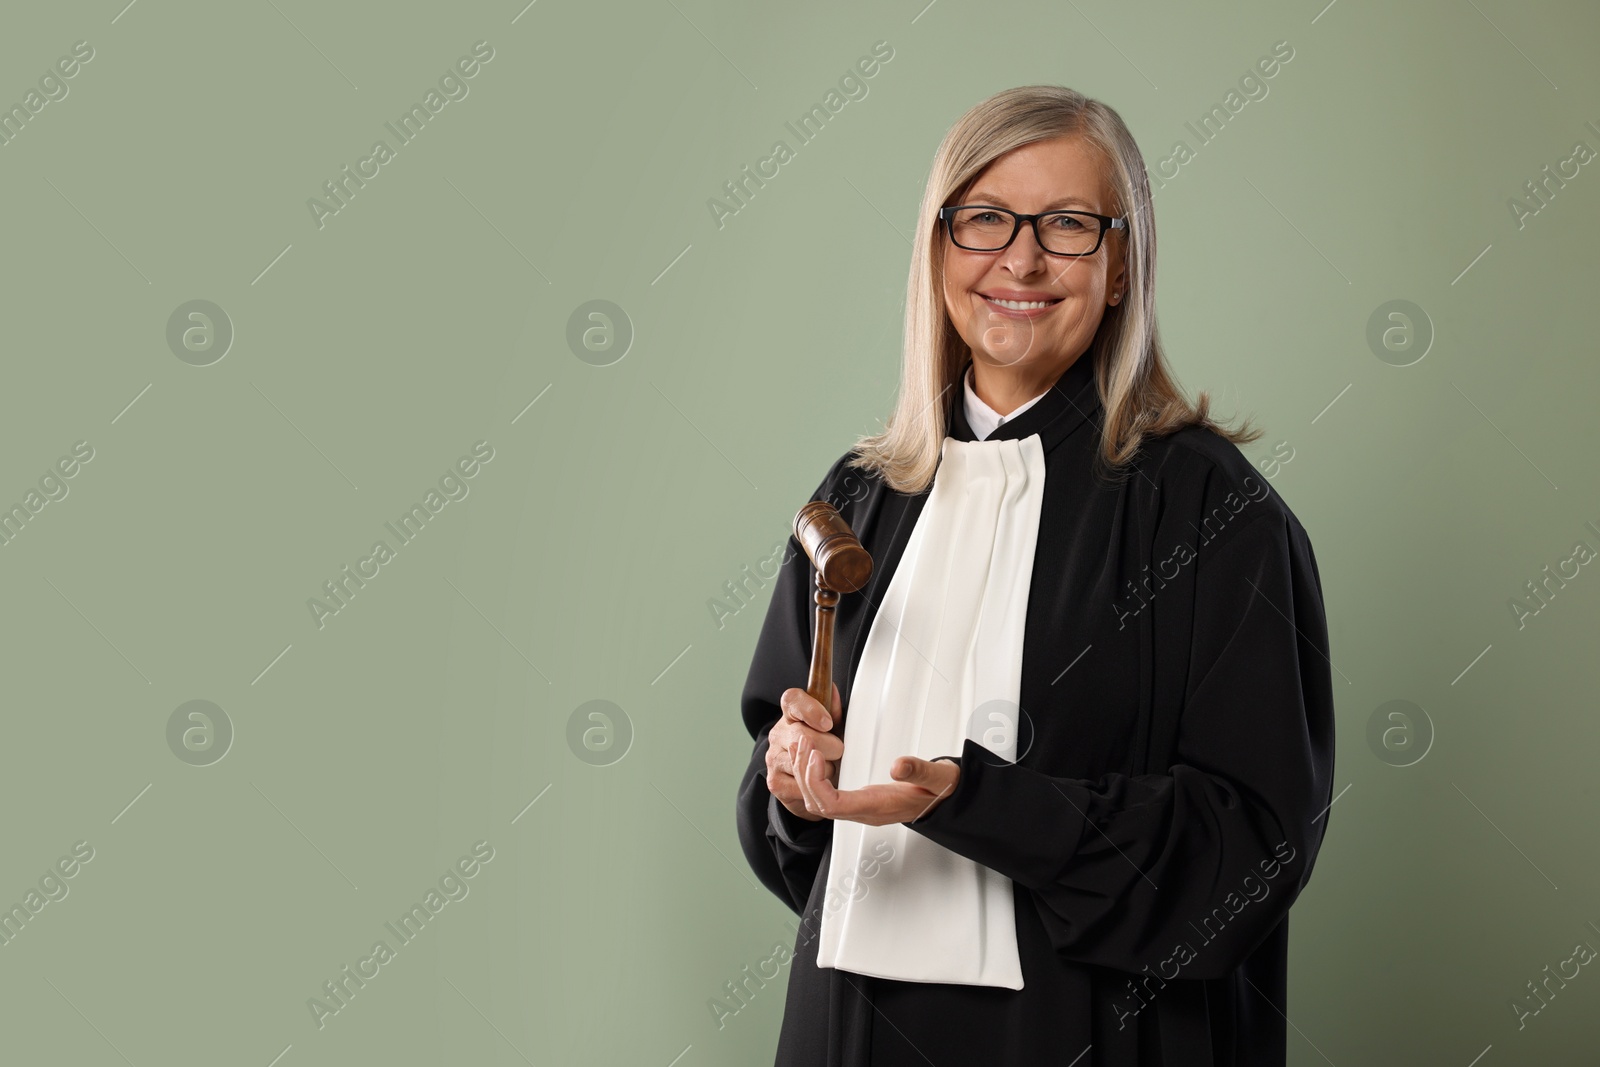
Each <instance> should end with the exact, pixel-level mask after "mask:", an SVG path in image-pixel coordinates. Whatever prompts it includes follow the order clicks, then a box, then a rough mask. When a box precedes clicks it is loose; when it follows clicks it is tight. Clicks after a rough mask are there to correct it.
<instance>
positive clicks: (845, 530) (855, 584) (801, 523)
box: [794, 500, 872, 593]
mask: <svg viewBox="0 0 1600 1067" xmlns="http://www.w3.org/2000/svg"><path fill="white" fill-rule="evenodd" d="M794 536H795V540H797V541H799V542H800V545H801V547H803V548H804V549H805V550H806V555H808V556H810V557H811V565H812V566H813V567H815V568H816V569H817V579H818V582H819V583H820V584H821V585H822V586H823V588H825V589H832V590H833V591H834V592H837V593H854V592H855V591H856V590H857V589H860V588H861V587H862V586H864V585H866V584H867V579H868V578H869V577H871V576H872V556H871V555H870V554H868V552H867V550H866V548H865V547H863V546H862V544H861V541H860V539H859V538H857V537H856V535H855V533H854V532H853V531H852V530H851V529H850V524H849V523H847V522H845V521H844V516H842V515H840V514H839V509H838V508H836V507H834V506H833V505H832V504H830V503H828V502H827V501H825V500H813V501H812V502H811V503H809V504H807V505H806V506H805V507H803V508H801V509H800V510H799V511H798V512H796V513H795V516H794Z"/></svg>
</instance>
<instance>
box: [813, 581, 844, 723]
mask: <svg viewBox="0 0 1600 1067" xmlns="http://www.w3.org/2000/svg"><path fill="white" fill-rule="evenodd" d="M816 600H817V608H816V619H817V626H816V631H817V633H816V638H815V639H814V640H813V641H812V644H811V677H810V679H809V680H808V681H807V682H806V692H807V693H809V694H810V695H811V697H812V699H813V700H815V701H817V703H819V704H821V705H822V706H823V707H825V708H827V709H828V714H829V716H830V717H831V718H832V719H833V726H832V728H831V729H830V730H829V731H828V732H829V733H831V734H833V735H834V736H835V737H840V738H842V737H844V716H843V715H834V714H833V618H834V613H835V609H836V608H837V607H838V605H839V594H838V593H837V592H835V591H834V590H832V589H829V588H827V587H826V586H824V585H823V584H822V575H821V574H818V575H817V596H816Z"/></svg>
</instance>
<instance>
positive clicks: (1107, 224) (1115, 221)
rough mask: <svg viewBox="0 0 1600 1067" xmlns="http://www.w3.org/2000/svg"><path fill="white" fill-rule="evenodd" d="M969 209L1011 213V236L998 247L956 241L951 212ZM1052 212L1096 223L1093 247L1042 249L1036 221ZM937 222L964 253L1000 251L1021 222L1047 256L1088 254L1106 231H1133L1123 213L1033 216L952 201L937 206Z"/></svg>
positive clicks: (1097, 246) (1013, 237)
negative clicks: (1118, 215) (1119, 215)
mask: <svg viewBox="0 0 1600 1067" xmlns="http://www.w3.org/2000/svg"><path fill="white" fill-rule="evenodd" d="M971 208H983V209H984V210H985V211H999V212H1001V213H1002V214H1006V215H1010V216H1011V236H1010V237H1009V238H1007V239H1006V243H1005V244H1003V245H1001V246H1000V247H999V248H969V247H967V246H966V245H964V244H962V243H961V242H960V241H957V240H956V235H955V230H954V228H953V227H952V226H951V225H950V220H951V219H952V218H954V217H955V213H956V212H957V211H961V210H963V209H971ZM1053 215H1084V216H1087V217H1088V218H1091V219H1094V220H1095V221H1096V222H1098V223H1100V234H1099V236H1098V237H1096V238H1095V242H1094V247H1093V248H1091V249H1089V251H1087V252H1052V251H1050V249H1048V248H1045V246H1044V239H1043V238H1041V237H1040V236H1039V220H1040V219H1047V218H1050V217H1051V216H1053ZM939 221H940V222H943V223H944V232H945V233H947V234H949V235H950V243H951V244H953V245H955V246H956V247H957V248H960V249H962V250H964V251H967V252H1004V251H1005V250H1006V249H1008V248H1010V247H1011V242H1012V241H1015V240H1016V239H1017V234H1019V233H1021V232H1022V224H1023V223H1024V222H1026V223H1031V224H1032V226H1033V239H1034V241H1036V242H1038V245H1039V248H1040V250H1042V251H1043V252H1044V254H1045V255H1047V256H1068V257H1073V258H1076V257H1078V256H1092V255H1094V254H1095V253H1096V252H1098V251H1100V246H1101V245H1102V244H1104V243H1105V240H1106V231H1107V230H1122V231H1124V232H1126V233H1132V232H1133V231H1132V229H1131V228H1130V227H1129V226H1128V220H1127V218H1126V216H1124V217H1123V218H1120V219H1119V218H1113V217H1112V216H1110V215H1099V214H1096V213H1095V212H1093V211H1076V210H1069V209H1061V210H1057V211H1041V212H1039V213H1038V214H1037V215H1023V214H1021V213H1020V212H1016V211H1012V210H1011V209H1010V208H1005V207H998V206H996V205H994V204H952V205H951V206H950V207H942V208H940V209H939Z"/></svg>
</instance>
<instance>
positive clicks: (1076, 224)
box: [1048, 215, 1083, 231]
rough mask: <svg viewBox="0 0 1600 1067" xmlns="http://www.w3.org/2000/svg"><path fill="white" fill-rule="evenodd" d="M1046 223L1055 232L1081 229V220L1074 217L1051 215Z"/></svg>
mask: <svg viewBox="0 0 1600 1067" xmlns="http://www.w3.org/2000/svg"><path fill="white" fill-rule="evenodd" d="M1048 222H1049V225H1050V226H1051V227H1052V228H1054V229H1057V230H1068V231H1071V230H1081V229H1083V220H1082V219H1080V218H1078V217H1077V216H1076V215H1051V216H1050V218H1049V220H1048Z"/></svg>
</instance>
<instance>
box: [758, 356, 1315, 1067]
mask: <svg viewBox="0 0 1600 1067" xmlns="http://www.w3.org/2000/svg"><path fill="white" fill-rule="evenodd" d="M951 392H952V393H953V394H954V396H953V398H952V399H951V400H950V401H949V403H948V407H947V419H948V421H947V423H946V425H947V427H949V429H948V433H949V435H950V436H951V437H954V438H956V439H957V440H962V441H971V440H975V435H974V434H973V432H972V430H971V428H970V427H969V426H968V424H967V421H966V417H965V413H964V407H963V403H962V390H960V389H959V388H957V389H954V390H952V391H951ZM1103 414H1104V409H1103V407H1102V406H1101V405H1100V402H1099V398H1098V395H1097V393H1096V389H1095V384H1094V381H1093V369H1092V365H1091V362H1090V356H1088V355H1087V354H1086V355H1085V356H1083V357H1081V358H1080V359H1079V360H1078V361H1077V362H1076V363H1074V364H1073V365H1072V366H1071V367H1069V368H1068V369H1067V371H1066V372H1064V373H1063V374H1062V376H1061V378H1060V379H1059V380H1058V381H1057V382H1056V384H1055V385H1054V386H1053V387H1052V388H1051V389H1050V391H1049V392H1048V393H1047V394H1046V395H1045V396H1044V397H1043V398H1042V399H1041V400H1039V402H1038V403H1036V404H1035V405H1034V406H1033V407H1032V408H1030V409H1028V410H1027V411H1025V412H1023V413H1022V414H1021V415H1019V416H1017V418H1015V419H1014V420H1012V421H1009V422H1005V423H1002V424H1001V425H1000V426H999V427H998V428H997V429H996V430H995V431H994V433H993V434H992V435H990V438H989V439H990V440H997V439H1001V438H1017V439H1021V438H1024V437H1026V436H1028V435H1030V434H1034V433H1037V434H1039V436H1040V439H1041V443H1042V444H1043V447H1044V450H1045V462H1046V470H1047V474H1046V481H1045V490H1044V497H1043V511H1042V513H1041V516H1040V520H1039V538H1038V542H1037V547H1036V550H1035V556H1034V565H1033V572H1032V577H1031V586H1030V589H1029V594H1028V608H1027V619H1026V633H1025V636H1024V643H1023V657H1022V676H1021V705H1022V710H1023V712H1024V716H1023V720H1024V728H1023V730H1022V731H1021V733H1020V735H1019V738H1018V751H1019V752H1021V753H1022V755H1021V756H1020V758H1019V759H1018V760H1017V761H1016V762H1015V763H1009V762H1006V761H1004V760H1001V759H999V758H998V757H996V756H994V755H993V754H992V753H988V752H987V750H985V749H982V748H981V747H979V746H978V745H977V744H976V743H975V742H973V741H971V740H967V741H966V742H965V743H964V745H963V751H962V752H961V753H950V754H949V755H952V756H957V755H959V757H960V759H959V762H960V767H961V778H960V781H959V783H958V784H957V787H956V789H955V790H954V791H953V792H952V793H951V794H950V795H949V796H948V797H946V798H945V799H944V800H943V801H942V802H941V803H940V804H938V805H937V806H935V807H934V808H933V810H932V811H930V812H928V813H926V814H925V815H923V816H921V817H919V818H918V819H916V820H914V821H912V822H910V823H907V824H906V825H907V826H909V827H910V828H911V829H913V830H915V831H917V832H919V833H922V834H924V835H926V836H927V837H928V838H930V839H932V840H933V841H936V842H938V843H939V844H941V845H943V846H945V847H946V848H948V849H950V850H952V851H953V852H956V853H959V854H960V855H963V856H966V857H967V858H969V859H972V860H974V861H976V862H978V863H981V864H984V865H985V866H988V867H991V868H993V869H995V870H996V871H999V872H1000V873H1002V874H1004V875H1006V876H1007V877H1009V878H1010V879H1011V880H1012V883H1013V891H1014V898H1015V907H1016V931H1017V943H1018V952H1019V955H1020V958H1021V965H1022V974H1023V983H1024V985H1023V988H1022V989H1020V990H1010V989H1003V988H997V987H986V986H971V985H962V984H952V983H927V982H902V981H895V980H890V979H883V978H875V977H871V976H867V975H862V974H857V973H854V972H850V971H845V970H840V969H836V968H831V967H830V968H819V967H818V966H817V940H818V933H819V931H820V927H821V919H822V914H823V908H824V907H825V906H831V907H837V906H838V901H837V900H835V901H833V902H832V903H831V904H830V902H829V901H828V900H827V899H826V898H827V896H828V893H827V873H828V866H829V849H830V845H831V843H832V838H833V834H832V827H833V824H832V822H831V821H830V820H826V819H824V820H821V821H818V822H809V821H807V820H804V819H800V818H798V817H797V816H794V815H793V814H792V813H790V812H789V811H788V810H787V809H786V808H784V807H783V805H781V804H780V803H778V802H777V800H776V799H775V798H773V797H772V796H771V795H770V794H769V793H768V791H767V787H766V762H765V761H766V751H767V732H768V730H770V729H771V727H772V725H773V724H774V723H775V722H776V721H777V720H778V718H779V716H780V709H779V705H778V700H779V696H780V694H782V692H783V691H784V690H785V689H788V688H791V687H796V686H799V687H803V686H804V685H805V684H806V677H807V673H808V668H809V663H810V655H811V641H812V630H813V626H814V623H813V615H812V603H813V601H812V590H813V588H814V585H813V583H814V580H815V574H814V571H813V569H812V567H811V562H810V559H809V558H808V557H807V556H806V554H805V552H804V551H803V550H802V549H801V548H800V546H799V543H798V542H797V541H795V540H794V538H793V537H792V536H791V538H790V541H789V545H788V555H787V558H786V561H785V562H784V564H783V566H782V569H781V571H780V572H779V574H778V575H777V577H776V580H775V585H774V589H773V594H772V601H771V604H770V605H769V608H768V611H767V615H766V619H765V622H764V623H763V626H762V629H761V634H760V637H759V638H758V641H757V645H756V651H755V655H754V659H753V662H752V663H751V666H750V672H749V676H748V679H747V681H746V684H745V686H744V690H743V694H742V698H741V713H742V716H743V719H744V724H745V726H746V728H747V729H748V731H749V733H750V735H751V737H752V738H753V739H754V741H755V750H754V752H753V754H752V756H751V760H750V765H749V768H748V769H747V772H746V773H745V775H744V777H743V779H742V781H741V783H740V788H739V792H738V807H737V824H738V831H739V837H740V842H741V845H742V847H743V850H744V853H745V856H746V858H747V860H748V861H749V863H750V865H751V867H752V868H753V869H754V871H755V872H756V874H757V876H758V877H759V878H760V879H761V881H762V883H763V884H764V885H766V886H767V887H768V888H769V889H771V890H772V892H774V893H775V894H777V896H778V897H779V899H781V900H782V901H783V902H784V903H785V904H786V905H788V906H789V907H790V908H791V909H792V910H794V911H795V913H796V914H797V915H798V916H799V917H800V920H799V924H798V926H797V928H796V931H795V934H796V936H795V947H794V954H793V957H792V960H791V962H790V966H789V975H788V999H787V1002H786V1006H785V1010H784V1018H783V1026H782V1029H781V1033H780V1036H779V1041H778V1050H777V1057H776V1060H775V1063H776V1065H777V1067H866V1065H869V1064H870V1065H872V1067H901V1065H905V1067H913V1065H914V1067H929V1065H935V1067H966V1065H984V1067H1011V1065H1019V1067H1020V1065H1024V1064H1025V1065H1028V1067H1038V1065H1043V1064H1060V1065H1062V1067H1067V1065H1073V1067H1134V1065H1141V1067H1143V1065H1158V1064H1159V1065H1163V1067H1223V1065H1246V1064H1248V1065H1264V1064H1283V1063H1284V1058H1285V1054H1286V1018H1285V1013H1286V1012H1288V1010H1289V1005H1288V1004H1287V1002H1286V996H1285V992H1286V989H1285V986H1286V972H1287V963H1288V918H1287V912H1288V909H1289V906H1290V904H1291V903H1293V901H1294V899H1295V898H1296V896H1297V895H1298V893H1299V891H1300V889H1301V888H1302V887H1303V886H1304V885H1305V884H1306V881H1307V879H1308V878H1309V876H1310V874H1311V869H1312V864H1313V861H1314V859H1315V857H1316V854H1317V850H1318V846H1319V845H1320V844H1321V841H1322V836H1323V832H1324V830H1325V828H1326V826H1327V821H1328V818H1329V816H1330V813H1329V812H1328V811H1327V806H1328V805H1329V803H1330V802H1331V800H1332V790H1331V785H1332V774H1333V740H1334V738H1333V693H1332V680H1331V663H1330V661H1329V658H1328V634H1327V626H1326V620H1325V618H1324V612H1323V602H1322V593H1321V586H1320V578H1319V576H1318V573H1317V564H1316V559H1315V557H1314V556H1313V554H1312V550H1311V542H1310V540H1309V539H1308V537H1307V534H1306V531H1305V530H1304V528H1302V526H1301V525H1300V523H1299V521H1298V520H1297V519H1296V518H1295V516H1294V515H1293V513H1292V512H1291V511H1290V510H1289V507H1288V505H1287V504H1285V503H1284V501H1283V499H1282V498H1281V497H1280V496H1279V495H1278V493H1277V492H1276V491H1275V490H1273V489H1272V488H1271V486H1270V484H1269V483H1268V482H1267V481H1266V480H1265V479H1264V478H1263V477H1262V476H1261V475H1260V473H1259V472H1257V471H1256V470H1255V469H1254V468H1253V467H1252V466H1251V465H1250V463H1249V462H1248V460H1246V458H1245V457H1244V456H1243V455H1242V454H1241V453H1240V451H1239V450H1238V448H1237V447H1236V446H1234V445H1233V444H1232V443H1231V442H1228V441H1227V440H1226V439H1224V438H1222V437H1220V436H1218V435H1217V434H1215V433H1213V432H1212V431H1209V430H1203V429H1196V428H1189V429H1185V430H1181V431H1179V432H1177V433H1174V434H1170V435H1168V436H1166V437H1163V438H1159V439H1156V440H1148V439H1147V442H1146V444H1145V446H1144V448H1143V450H1142V454H1141V456H1140V457H1139V458H1138V459H1137V460H1136V462H1135V465H1134V469H1133V470H1132V472H1131V473H1130V474H1128V475H1126V476H1125V477H1123V478H1122V479H1120V480H1117V481H1112V480H1107V479H1105V478H1104V477H1102V476H1099V475H1097V474H1095V473H1094V471H1093V468H1092V466H1091V461H1092V459H1093V452H1094V450H1095V448H1096V447H1097V446H1098V432H1099V427H1100V424H1101V420H1102V418H1103ZM848 458H849V454H848V453H847V454H846V456H844V457H841V458H840V460H839V461H837V462H836V463H835V464H834V465H833V467H832V468H831V469H830V470H829V471H828V474H827V476H826V478H824V480H823V482H822V484H821V485H820V486H818V488H817V491H816V493H815V494H813V497H812V499H817V500H828V501H830V502H831V503H833V504H835V506H837V507H838V508H839V510H840V513H841V514H842V515H843V516H844V518H845V520H846V521H847V522H848V523H849V524H850V526H851V528H852V529H853V530H854V531H855V533H856V534H857V536H859V537H860V538H861V541H862V543H863V544H864V545H865V546H866V548H867V550H868V551H869V552H870V553H871V554H872V559H873V572H872V577H871V581H870V583H869V584H868V586H867V587H866V588H865V589H864V590H862V591H861V592H857V593H849V594H845V595H843V596H842V597H841V599H840V603H839V607H838V614H837V616H836V619H835V628H836V632H835V642H836V644H835V653H834V680H835V681H836V682H837V683H838V685H839V692H840V694H841V697H842V698H843V700H844V714H845V716H846V718H847V719H848V716H849V714H850V708H849V699H850V689H851V684H852V682H853V680H854V677H855V672H856V667H857V665H858V664H859V662H860V658H861V653H862V649H863V646H864V644H865V638H866V635H867V633H868V631H869V630H870V627H871V623H872V618H873V615H874V613H875V611H876V609H877V605H878V604H879V603H881V601H882V599H883V594H884V591H885V590H886V589H887V587H888V584H889V580H890V578H891V577H892V576H893V574H894V570H895V567H896V565H897V563H898V561H899V559H900V556H901V554H902V552H903V550H904V548H905V545H906V541H907V539H908V538H909V537H910V534H911V530H912V527H913V526H914V525H915V523H916V520H917V516H918V514H919V513H920V511H921V509H922V506H923V505H924V503H926V501H927V499H928V493H927V492H923V493H921V494H917V495H909V494H904V493H899V492H896V491H894V490H891V489H889V488H888V487H887V486H885V485H884V484H883V483H882V481H881V480H880V479H878V478H877V477H876V476H875V475H871V474H868V473H867V472H864V471H861V470H859V469H855V468H850V467H848V466H847V465H846V460H847V459H848ZM1030 728H1031V729H1030ZM1030 734H1031V736H1030ZM862 876H863V877H865V878H868V879H869V880H868V882H867V885H868V891H869V892H870V872H862ZM834 892H835V895H836V896H837V895H838V893H839V892H840V891H839V890H837V889H836V890H835V891H834Z"/></svg>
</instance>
